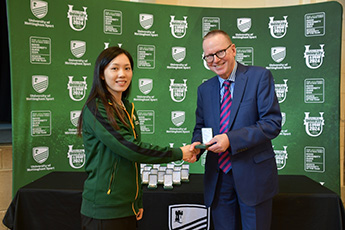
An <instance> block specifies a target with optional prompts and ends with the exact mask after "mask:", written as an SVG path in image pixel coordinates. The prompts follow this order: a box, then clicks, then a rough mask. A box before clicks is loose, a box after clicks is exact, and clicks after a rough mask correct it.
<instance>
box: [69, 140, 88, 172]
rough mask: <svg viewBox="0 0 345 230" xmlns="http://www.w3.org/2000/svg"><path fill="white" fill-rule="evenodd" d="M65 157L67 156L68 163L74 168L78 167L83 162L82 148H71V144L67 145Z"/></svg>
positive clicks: (83, 152)
mask: <svg viewBox="0 0 345 230" xmlns="http://www.w3.org/2000/svg"><path fill="white" fill-rule="evenodd" d="M67 157H68V158H69V165H70V166H71V167H72V168H74V169H80V168H81V167H83V166H84V164H85V150H84V149H73V145H68V153H67Z"/></svg>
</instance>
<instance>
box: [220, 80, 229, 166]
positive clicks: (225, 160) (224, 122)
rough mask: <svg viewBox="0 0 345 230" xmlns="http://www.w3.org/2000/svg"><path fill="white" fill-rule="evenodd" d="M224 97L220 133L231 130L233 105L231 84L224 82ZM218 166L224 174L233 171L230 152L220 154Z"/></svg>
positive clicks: (221, 108)
mask: <svg viewBox="0 0 345 230" xmlns="http://www.w3.org/2000/svg"><path fill="white" fill-rule="evenodd" d="M223 87H224V96H223V100H222V103H221V107H220V130H219V133H226V132H227V131H228V130H229V121H230V107H231V104H232V99H231V93H230V82H229V81H224V83H223ZM218 165H219V168H220V169H221V170H223V172H224V173H228V172H229V171H230V169H231V161H230V153H229V151H228V150H226V151H225V152H222V153H219V159H218Z"/></svg>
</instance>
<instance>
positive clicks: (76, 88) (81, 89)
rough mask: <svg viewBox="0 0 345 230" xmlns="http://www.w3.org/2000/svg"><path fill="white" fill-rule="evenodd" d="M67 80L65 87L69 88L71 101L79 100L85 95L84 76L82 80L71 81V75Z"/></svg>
mask: <svg viewBox="0 0 345 230" xmlns="http://www.w3.org/2000/svg"><path fill="white" fill-rule="evenodd" d="M68 78H69V81H68V84H67V89H68V90H69V96H70V98H71V99H72V100H73V101H81V100H83V99H84V97H85V95H86V89H87V84H86V78H87V77H83V79H84V81H73V76H68Z"/></svg>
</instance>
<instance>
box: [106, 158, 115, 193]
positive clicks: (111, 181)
mask: <svg viewBox="0 0 345 230" xmlns="http://www.w3.org/2000/svg"><path fill="white" fill-rule="evenodd" d="M116 165H117V161H116V162H115V165H114V170H113V173H112V174H111V177H110V182H109V187H108V192H107V195H110V193H111V185H112V184H113V181H114V177H115V172H116Z"/></svg>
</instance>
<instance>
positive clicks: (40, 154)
mask: <svg viewBox="0 0 345 230" xmlns="http://www.w3.org/2000/svg"><path fill="white" fill-rule="evenodd" d="M32 157H33V158H34V160H35V161H36V162H37V163H39V164H42V163H44V162H45V161H46V160H47V159H48V157H49V147H46V146H41V147H34V148H32Z"/></svg>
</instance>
